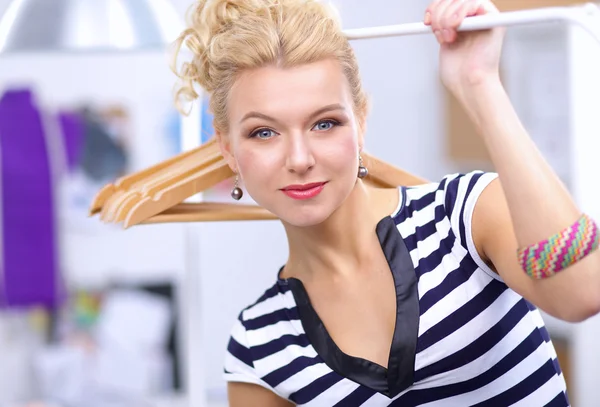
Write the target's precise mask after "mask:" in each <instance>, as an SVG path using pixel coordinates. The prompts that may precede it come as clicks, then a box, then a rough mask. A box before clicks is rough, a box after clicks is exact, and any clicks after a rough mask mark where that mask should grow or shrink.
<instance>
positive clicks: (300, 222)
mask: <svg viewBox="0 0 600 407" xmlns="http://www.w3.org/2000/svg"><path fill="white" fill-rule="evenodd" d="M319 206H321V205H319ZM269 210H270V211H271V212H272V213H274V214H275V215H277V217H278V218H279V219H281V221H282V222H283V223H285V224H287V225H290V226H294V227H297V228H306V227H311V226H317V225H320V224H321V223H323V222H325V221H326V220H327V219H328V218H329V216H331V214H332V213H333V211H331V210H327V209H326V208H324V207H323V206H321V207H315V206H313V205H309V206H307V207H305V208H294V205H290V206H289V207H287V208H277V209H275V208H272V209H269Z"/></svg>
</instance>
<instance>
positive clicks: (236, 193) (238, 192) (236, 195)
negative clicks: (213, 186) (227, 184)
mask: <svg viewBox="0 0 600 407" xmlns="http://www.w3.org/2000/svg"><path fill="white" fill-rule="evenodd" d="M238 183H239V177H238V175H237V174H235V183H234V184H233V189H232V190H231V197H232V198H233V199H235V200H236V201H239V200H240V199H242V196H244V191H242V188H240V187H239V186H238Z"/></svg>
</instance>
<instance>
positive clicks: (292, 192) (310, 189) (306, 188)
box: [281, 182, 327, 200]
mask: <svg viewBox="0 0 600 407" xmlns="http://www.w3.org/2000/svg"><path fill="white" fill-rule="evenodd" d="M326 184H327V183H326V182H313V183H310V184H302V185H299V184H298V185H288V186H287V187H285V188H282V189H281V191H282V192H283V193H284V194H285V195H287V196H288V197H290V198H292V199H297V200H305V199H311V198H314V197H316V196H317V195H319V194H320V193H321V191H323V188H325V185H326Z"/></svg>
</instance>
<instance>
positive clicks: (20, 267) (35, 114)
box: [0, 90, 60, 308]
mask: <svg viewBox="0 0 600 407" xmlns="http://www.w3.org/2000/svg"><path fill="white" fill-rule="evenodd" d="M0 157H1V162H0V164H1V167H0V177H1V182H2V184H1V188H2V190H1V197H0V199H1V204H2V213H1V216H2V218H1V220H2V225H1V227H2V242H1V243H2V252H1V257H2V258H1V260H2V262H1V267H2V268H1V270H0V273H2V285H3V286H2V287H1V290H0V296H1V297H0V301H1V303H2V305H3V306H9V307H28V306H45V307H50V308H53V307H56V306H57V305H58V302H59V290H58V287H59V283H60V281H59V273H58V264H57V262H58V253H57V248H58V247H57V241H56V233H57V231H56V225H55V224H56V219H55V209H54V206H55V204H54V197H53V191H52V187H53V186H52V173H51V169H50V162H49V156H48V150H47V146H46V141H45V135H44V128H43V126H42V119H41V115H40V112H39V111H38V108H37V106H35V102H34V99H33V95H32V93H31V92H30V91H28V90H13V91H9V92H7V93H5V94H4V95H3V97H2V99H0Z"/></svg>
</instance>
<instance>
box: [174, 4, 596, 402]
mask: <svg viewBox="0 0 600 407" xmlns="http://www.w3.org/2000/svg"><path fill="white" fill-rule="evenodd" d="M192 12H193V13H192V17H193V21H192V26H191V28H189V30H187V31H186V32H185V33H184V34H183V35H182V36H181V39H180V40H181V41H184V40H185V41H187V45H188V47H189V48H190V49H191V51H192V52H193V54H194V55H193V61H191V63H189V64H186V65H184V67H183V72H182V73H181V77H182V78H184V79H185V80H186V83H185V84H184V86H183V87H182V88H181V89H180V92H179V95H180V96H187V97H189V98H195V97H196V96H197V95H196V93H195V92H194V89H193V86H195V84H196V83H197V84H199V85H200V86H202V87H203V88H204V89H205V90H206V91H207V92H209V93H210V95H211V100H210V103H211V110H212V112H213V114H214V127H215V132H216V137H218V139H219V142H220V145H221V149H222V152H223V155H224V156H225V157H226V159H227V160H228V163H229V165H230V166H231V168H232V169H233V171H234V172H235V173H236V174H237V175H238V179H239V180H243V183H244V186H245V189H246V191H247V193H249V194H250V195H251V196H252V198H253V199H254V200H255V201H256V202H257V203H258V204H259V205H261V206H263V207H265V208H267V209H268V210H270V211H271V212H273V213H274V214H276V215H277V216H278V217H279V218H280V219H281V221H282V222H283V225H284V227H285V230H286V233H287V237H288V240H289V259H288V261H287V263H286V264H285V266H284V267H282V268H281V270H279V274H278V276H277V278H276V281H275V284H274V285H273V286H272V287H271V288H269V289H268V290H267V291H266V292H265V293H264V295H262V296H261V297H260V298H259V299H258V300H257V301H256V302H255V303H254V304H252V305H250V306H249V307H247V308H245V309H244V310H243V311H242V312H241V313H240V315H239V319H238V321H237V323H236V324H235V326H234V328H233V331H232V335H231V340H230V343H229V345H228V352H227V357H226V362H225V378H226V379H227V380H228V382H229V400H230V405H231V406H233V407H238V406H244V407H246V406H262V407H270V406H272V407H275V406H289V405H303V406H334V405H336V406H349V407H351V406H396V405H397V406H421V405H423V406H425V405H427V406H429V407H432V406H460V407H464V406H473V405H484V406H508V405H513V404H516V405H523V406H544V405H549V406H567V405H568V404H569V402H568V398H567V395H566V388H565V382H564V379H563V376H562V374H561V370H560V367H559V365H558V363H557V360H556V354H555V351H554V348H553V346H552V343H551V341H550V339H549V338H548V334H547V332H546V330H545V328H544V324H543V321H542V319H541V316H540V314H539V311H538V308H539V309H542V310H544V311H546V312H548V313H549V314H552V315H554V316H556V317H558V318H561V319H563V320H567V321H582V320H584V319H586V318H588V317H590V316H591V315H594V314H596V313H597V312H598V311H599V309H600V257H599V256H600V255H599V254H598V253H599V252H598V251H594V249H595V248H596V247H597V245H598V237H597V236H598V234H597V229H596V227H595V224H594V223H593V222H592V221H591V220H590V219H588V218H586V217H585V216H582V214H581V213H580V211H579V210H578V208H577V206H576V205H575V204H574V203H573V200H572V199H571V197H570V196H569V194H568V193H567V191H566V190H565V188H564V187H563V185H562V184H561V183H560V181H559V179H558V178H557V176H556V174H554V172H553V171H552V170H551V168H550V167H549V166H548V164H547V163H546V162H545V161H544V159H543V158H542V157H541V155H540V153H539V152H538V151H537V149H536V147H535V146H534V144H533V143H532V141H531V140H530V138H529V137H528V135H527V133H526V131H525V129H524V128H523V127H522V125H521V123H520V122H519V119H518V118H517V116H516V114H515V112H514V110H513V107H512V106H511V104H510V101H509V99H508V97H507V95H506V93H505V91H504V89H503V87H502V84H501V82H500V80H499V74H498V64H499V58H500V53H501V45H502V40H503V35H504V32H503V30H502V29H494V30H490V31H480V32H469V33H463V32H461V33H457V31H456V28H457V27H458V26H459V25H460V23H461V22H462V21H463V19H464V18H465V17H467V16H473V15H483V14H487V13H496V12H497V9H496V8H495V7H494V5H493V4H492V3H491V2H490V1H488V0H435V1H434V2H433V3H432V4H431V5H430V6H429V7H428V9H427V11H426V13H425V17H424V22H425V24H427V25H429V26H430V27H431V29H432V30H433V31H434V33H435V35H436V37H437V40H438V41H439V43H440V47H441V49H440V70H441V79H442V81H443V83H444V84H445V86H446V87H447V88H448V89H449V90H450V91H451V92H452V93H453V94H454V96H455V97H456V98H457V99H458V100H459V101H460V102H461V103H462V105H463V107H464V108H465V110H466V111H467V112H468V114H469V115H470V118H471V119H472V120H473V122H474V123H475V125H476V126H477V129H478V131H479V133H480V135H481V137H482V138H483V140H484V141H485V144H486V146H487V148H488V150H489V153H490V155H491V158H492V160H493V163H494V165H495V168H496V169H497V173H483V172H478V171H474V172H471V173H468V174H452V175H448V176H446V177H444V178H443V179H442V180H440V181H439V182H435V183H430V184H427V185H422V186H417V187H411V188H407V187H400V188H398V189H376V188H372V187H369V186H367V185H366V184H365V183H363V181H362V180H361V177H363V176H364V175H365V174H366V172H368V163H363V162H362V160H361V158H360V153H361V150H362V148H363V145H364V131H365V121H366V117H367V98H366V96H365V93H364V91H363V88H362V84H361V81H360V78H359V70H358V66H357V61H356V59H355V56H354V54H353V52H352V49H351V47H350V45H349V44H348V41H347V40H346V38H345V37H344V35H343V33H342V31H341V29H340V25H339V23H338V22H337V20H336V19H335V17H334V14H333V13H332V12H331V10H330V9H329V8H328V7H327V6H326V5H325V4H323V3H320V2H317V1H309V0H238V1H234V0H230V1H225V0H216V1H212V2H206V1H204V0H200V1H199V2H198V4H197V6H196V7H195V8H194V9H193V10H192ZM388 137H389V136H388ZM242 193H243V192H242V190H241V189H240V188H239V187H237V186H236V188H235V189H234V193H233V194H232V195H233V196H234V197H235V198H239V197H240V196H241V194H242ZM578 221H579V222H578ZM574 222H575V223H574ZM578 227H582V228H583V232H581V233H583V235H584V237H585V239H584V243H581V242H579V244H580V246H579V247H578V248H577V247H575V249H574V250H576V249H577V250H579V252H581V253H582V254H581V255H580V256H579V257H577V256H571V257H570V258H569V259H567V260H568V261H566V263H565V264H564V265H563V266H562V268H560V267H557V266H552V265H548V264H544V263H543V261H542V260H539V259H537V258H536V257H535V256H533V257H532V256H531V255H529V257H527V256H525V255H523V256H525V258H526V259H525V260H527V258H528V259H529V263H527V262H525V263H520V262H519V260H518V256H517V251H518V250H519V252H518V253H525V252H526V251H527V250H528V248H529V247H530V246H531V245H533V244H535V243H538V242H542V241H544V240H545V239H548V240H549V242H546V245H549V244H550V243H552V242H553V240H552V239H549V238H550V237H552V236H554V235H555V234H557V233H562V234H565V233H567V231H569V230H573V229H577V228H578ZM576 231H577V230H576ZM565 244H566V245H567V246H569V245H571V246H573V245H574V244H575V243H573V242H570V241H569V242H567V243H565ZM553 247H554V249H556V250H558V251H560V250H561V249H560V248H556V246H553ZM550 248H551V249H552V247H550ZM523 256H521V257H523ZM534 266H537V269H536V268H535V267H534Z"/></svg>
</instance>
